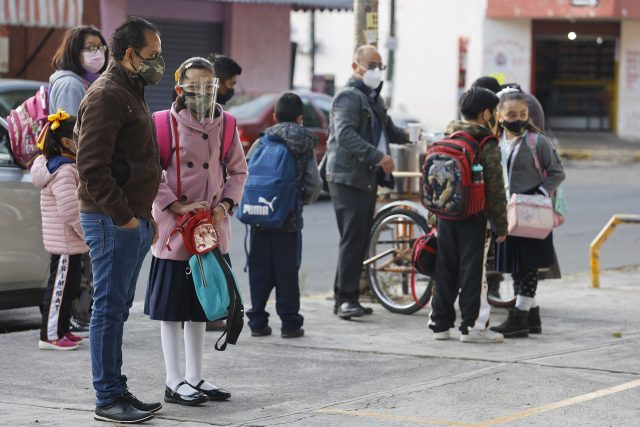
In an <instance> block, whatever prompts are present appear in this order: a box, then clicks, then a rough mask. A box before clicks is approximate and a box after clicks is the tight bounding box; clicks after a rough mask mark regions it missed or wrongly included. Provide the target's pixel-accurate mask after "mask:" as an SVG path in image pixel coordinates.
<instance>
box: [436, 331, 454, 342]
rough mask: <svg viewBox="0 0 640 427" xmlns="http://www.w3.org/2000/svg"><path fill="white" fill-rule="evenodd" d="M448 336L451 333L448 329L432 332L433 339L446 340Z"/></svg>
mask: <svg viewBox="0 0 640 427" xmlns="http://www.w3.org/2000/svg"><path fill="white" fill-rule="evenodd" d="M449 338H451V333H450V332H449V329H447V330H446V331H440V332H434V333H433V339H435V340H438V341H446V340H448V339H449Z"/></svg>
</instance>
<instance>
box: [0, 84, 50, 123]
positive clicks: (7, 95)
mask: <svg viewBox="0 0 640 427" xmlns="http://www.w3.org/2000/svg"><path fill="white" fill-rule="evenodd" d="M46 84H47V83H46V82H38V81H35V80H17V79H0V117H2V118H6V117H7V116H8V115H9V112H11V110H13V109H14V108H16V107H17V106H18V105H20V104H22V103H23V102H24V100H25V99H27V98H29V97H31V96H33V95H35V93H36V92H37V91H38V89H40V86H43V85H46Z"/></svg>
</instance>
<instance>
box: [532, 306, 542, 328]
mask: <svg viewBox="0 0 640 427" xmlns="http://www.w3.org/2000/svg"><path fill="white" fill-rule="evenodd" d="M529 333H530V334H541V333H542V321H541V320H540V307H532V308H531V310H529Z"/></svg>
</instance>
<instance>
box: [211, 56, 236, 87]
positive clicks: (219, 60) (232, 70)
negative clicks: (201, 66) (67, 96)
mask: <svg viewBox="0 0 640 427" xmlns="http://www.w3.org/2000/svg"><path fill="white" fill-rule="evenodd" d="M209 61H211V63H213V68H214V69H215V70H216V77H218V78H219V79H220V80H229V79H230V78H232V77H233V76H239V75H240V74H242V67H240V65H239V64H238V63H237V62H236V61H234V60H233V59H231V58H229V57H228V56H225V55H222V54H220V53H214V54H213V55H209Z"/></svg>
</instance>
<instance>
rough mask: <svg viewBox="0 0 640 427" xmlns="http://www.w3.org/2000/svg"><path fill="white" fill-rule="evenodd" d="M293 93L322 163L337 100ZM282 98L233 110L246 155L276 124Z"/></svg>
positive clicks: (401, 116) (406, 118)
mask: <svg viewBox="0 0 640 427" xmlns="http://www.w3.org/2000/svg"><path fill="white" fill-rule="evenodd" d="M293 92H294V93H296V94H297V95H299V96H300V98H302V102H303V103H304V113H303V116H302V119H303V124H304V126H305V127H306V128H308V129H309V130H310V131H311V132H313V133H314V134H315V135H317V136H318V147H317V148H316V158H317V159H318V162H320V160H321V159H322V156H324V153H325V151H326V149H327V139H328V137H329V120H330V117H331V102H332V100H333V98H332V97H330V96H329V95H325V94H323V93H316V92H308V91H300V90H294V91H293ZM279 97H280V93H268V94H265V95H262V96H259V97H257V98H254V99H252V100H250V101H248V102H245V103H243V104H238V105H234V106H232V107H230V108H229V112H230V113H232V114H233V115H234V116H236V119H237V120H238V133H239V136H240V141H241V142H242V147H243V148H244V152H245V153H246V152H247V151H249V148H251V145H253V143H254V142H255V141H256V139H258V137H259V136H260V133H261V132H262V131H264V130H265V129H266V128H268V127H269V126H271V125H273V124H274V123H275V121H274V119H273V110H274V108H275V104H276V101H277V100H278V98H279ZM389 115H390V116H391V119H392V120H393V121H394V123H395V124H396V125H397V126H400V127H406V126H407V125H408V124H409V123H420V121H419V120H418V119H416V118H415V117H412V116H410V115H408V114H405V113H398V112H394V111H392V110H390V111H389Z"/></svg>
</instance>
